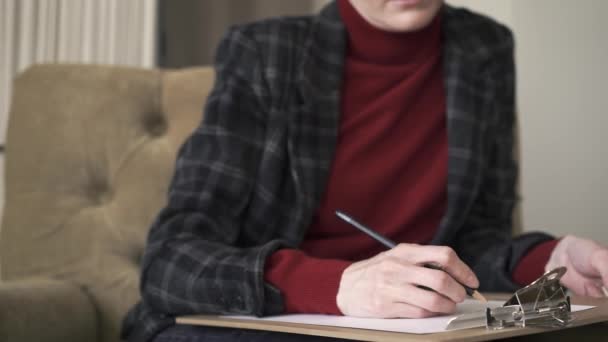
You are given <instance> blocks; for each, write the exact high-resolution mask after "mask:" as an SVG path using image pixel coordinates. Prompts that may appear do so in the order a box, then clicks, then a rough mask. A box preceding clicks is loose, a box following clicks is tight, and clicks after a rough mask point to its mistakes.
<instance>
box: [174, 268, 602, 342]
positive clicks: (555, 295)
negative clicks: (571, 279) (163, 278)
mask: <svg viewBox="0 0 608 342" xmlns="http://www.w3.org/2000/svg"><path fill="white" fill-rule="evenodd" d="M565 271H566V269H565V268H558V269H555V270H552V271H550V272H547V273H546V274H545V275H543V276H542V277H540V278H539V279H537V280H536V281H534V282H533V283H531V284H530V285H528V286H526V287H524V288H522V289H520V290H518V291H516V292H515V293H514V294H513V295H511V296H509V295H507V294H503V295H502V296H501V295H496V294H495V295H488V297H489V298H491V299H501V298H500V297H502V298H505V297H507V298H508V297H510V299H509V300H507V301H506V302H505V303H504V305H502V306H500V303H499V304H498V305H497V306H494V307H493V308H489V307H488V308H485V313H484V310H482V311H481V314H480V312H477V311H473V312H471V313H466V314H462V315H459V316H457V317H455V318H453V319H451V320H450V321H449V323H448V325H447V328H448V330H446V331H442V332H436V333H426V334H425V333H422V334H421V333H406V332H392V331H383V330H377V329H378V326H370V325H366V323H367V322H368V320H366V319H362V320H360V321H356V320H357V318H351V321H349V323H350V325H348V326H347V327H345V326H344V325H343V324H340V323H338V321H339V320H340V319H346V318H340V317H336V316H329V317H322V318H321V319H322V320H319V319H316V320H315V319H311V320H306V319H302V320H298V319H295V320H291V321H290V320H289V319H285V318H283V319H282V321H276V320H272V319H271V320H268V319H255V318H249V317H242V318H239V317H230V316H211V315H193V316H182V317H178V318H177V319H176V322H177V324H190V325H203V326H213V327H229V328H239V329H253V330H266V331H275V332H282V333H294V334H303V335H315V336H325V337H334V338H343V339H353V340H359V341H486V340H494V339H500V338H511V337H517V336H525V335H532V334H540V333H549V334H555V333H556V332H558V333H559V334H560V335H559V336H558V339H559V340H563V337H564V332H563V331H564V330H568V331H569V332H574V330H575V329H576V328H577V327H585V326H589V325H593V324H595V323H602V322H604V323H603V327H602V326H600V327H599V330H604V332H598V333H597V335H598V336H597V337H598V339H597V340H598V341H604V340H608V299H591V298H582V297H574V302H573V304H585V305H592V306H594V308H592V309H587V310H583V311H577V312H572V311H571V299H570V297H569V296H567V294H566V292H565V289H564V288H563V287H562V286H561V285H560V284H559V280H560V278H561V276H562V275H563V274H564V273H565ZM304 316H307V315H295V317H296V318H301V317H304ZM283 317H287V316H283ZM313 317H315V318H316V316H314V315H313ZM431 319H432V318H431ZM280 320H281V319H280ZM352 320H355V321H354V323H355V324H354V325H353V321H352ZM386 321H387V320H377V323H376V324H382V326H381V328H385V330H391V328H388V327H387V326H386V325H384V323H385V322H386ZM388 321H390V320H388ZM413 321H417V320H413ZM422 321H424V320H421V322H418V323H417V324H420V325H422V324H424V323H423V322H422ZM302 322H304V323H302ZM311 322H313V323H311ZM314 322H317V323H318V324H314ZM332 322H333V323H335V325H332V324H331V323H332ZM392 323H397V324H398V325H397V326H395V325H393V326H392V329H394V330H397V331H403V330H405V329H403V327H402V326H401V325H400V324H411V322H410V321H407V320H406V321H404V320H395V321H393V322H392ZM340 325H342V326H340ZM450 326H451V327H452V329H453V328H460V329H461V330H450ZM459 326H460V327H459ZM361 327H368V328H370V327H371V328H374V329H376V330H371V329H362V328H361ZM381 328H380V329H381ZM395 328H397V329H395ZM462 328H465V329H462ZM573 328H575V329H573ZM596 330H597V329H596ZM407 331H413V330H407ZM435 331H436V330H435ZM427 332H428V331H427ZM575 333H576V334H577V338H581V337H584V338H585V340H588V338H590V337H591V336H589V334H585V333H583V335H585V336H580V334H581V332H580V331H576V332H575ZM536 338H537V337H535V339H536Z"/></svg>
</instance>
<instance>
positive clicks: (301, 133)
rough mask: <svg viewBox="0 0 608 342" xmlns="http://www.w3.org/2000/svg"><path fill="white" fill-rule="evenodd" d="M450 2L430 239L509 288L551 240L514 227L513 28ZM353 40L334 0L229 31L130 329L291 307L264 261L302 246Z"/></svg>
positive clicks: (161, 219) (150, 330) (484, 280)
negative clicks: (438, 186)
mask: <svg viewBox="0 0 608 342" xmlns="http://www.w3.org/2000/svg"><path fill="white" fill-rule="evenodd" d="M443 11H444V13H443V20H444V23H443V61H444V62H443V67H444V75H445V87H446V93H447V102H446V104H447V113H446V115H447V130H448V145H449V147H448V154H449V157H448V158H449V159H448V184H447V187H448V189H447V190H448V205H447V211H446V213H445V216H444V217H443V219H442V221H441V224H440V227H439V229H438V231H437V234H436V236H435V237H434V239H433V241H432V243H433V244H437V245H448V246H451V247H453V248H454V249H455V250H456V252H457V253H458V254H459V256H460V257H461V258H462V259H463V260H464V261H465V262H466V263H467V264H469V265H470V266H471V267H472V268H473V270H474V271H475V272H476V274H477V275H478V277H479V278H480V281H481V284H482V285H481V286H482V287H481V288H482V289H483V290H502V291H511V290H514V289H515V288H516V285H515V284H514V283H513V282H512V280H511V272H512V271H513V269H514V267H515V265H516V264H517V262H518V260H519V259H520V257H521V256H522V255H523V254H524V253H525V252H526V251H527V250H528V249H529V248H530V247H532V246H534V245H535V244H538V243H539V242H541V241H544V240H546V239H548V238H549V237H548V236H546V235H544V234H526V235H524V236H521V237H518V238H516V239H513V238H512V237H511V216H512V211H513V205H514V203H515V201H516V195H515V191H514V189H515V182H516V174H517V166H516V164H515V162H514V160H513V155H512V150H513V128H514V119H515V117H514V102H515V101H514V66H513V37H512V35H511V33H510V31H509V30H508V29H507V28H505V27H504V26H501V25H499V24H497V23H495V22H494V21H492V20H490V19H488V18H485V17H482V16H479V15H476V14H473V13H471V12H469V11H467V10H464V9H455V8H451V7H449V6H445V7H444V8H443ZM344 51H345V29H344V26H343V24H342V22H341V19H340V17H339V12H338V9H337V6H336V4H335V3H331V4H330V5H328V6H327V7H326V8H325V9H324V10H323V11H322V12H321V13H320V14H319V15H318V16H315V17H298V18H280V19H272V20H267V21H262V22H257V23H253V24H249V25H245V26H239V27H235V28H233V29H231V30H230V31H229V32H228V34H227V36H226V37H225V39H224V40H223V41H222V43H221V44H220V46H219V49H218V52H217V57H216V71H217V79H216V83H215V87H214V89H213V91H212V93H211V94H210V96H209V98H208V102H207V104H206V107H205V112H204V121H203V123H202V124H201V125H200V126H199V127H198V128H196V130H195V131H194V132H193V134H192V135H191V136H190V137H189V138H188V139H187V141H186V142H185V143H184V145H183V146H182V148H181V149H180V151H179V155H178V159H177V165H176V170H175V175H174V177H173V180H172V183H171V186H170V189H169V197H168V204H167V206H166V207H165V208H164V209H163V210H162V211H161V212H160V214H159V216H158V218H157V219H156V221H155V222H154V224H153V225H152V227H151V230H150V234H149V238H148V244H147V247H146V250H145V254H144V258H143V265H142V277H141V295H142V300H141V302H140V303H139V304H138V305H137V306H136V307H135V308H134V309H133V310H132V311H131V312H130V313H129V315H128V317H127V319H126V321H125V327H124V332H123V333H124V335H125V336H129V340H131V341H144V340H147V339H149V338H150V337H151V336H153V335H154V334H155V333H157V332H158V331H160V330H161V329H163V328H164V327H166V326H168V325H171V324H173V322H174V319H173V317H174V316H176V315H185V314H195V313H215V314H228V313H230V314H251V315H268V314H277V313H280V312H281V311H282V308H283V304H282V297H281V293H280V292H279V291H278V290H277V289H276V288H274V287H273V286H271V285H270V284H268V283H265V282H264V277H263V270H264V261H265V259H266V257H267V256H268V255H269V254H270V253H272V252H273V251H274V250H276V249H277V248H280V247H293V248H297V246H298V245H299V244H300V242H301V241H302V239H303V237H304V234H305V232H306V230H307V229H308V227H309V225H310V223H311V219H312V216H313V213H314V211H315V209H316V207H317V205H318V204H319V200H320V198H321V195H322V193H323V191H324V188H325V185H326V181H327V178H328V172H329V169H330V165H331V162H332V156H333V153H334V149H335V146H336V139H337V133H338V122H339V113H340V108H339V103H340V98H339V96H340V89H341V82H342V71H343V66H344V59H345V58H344Z"/></svg>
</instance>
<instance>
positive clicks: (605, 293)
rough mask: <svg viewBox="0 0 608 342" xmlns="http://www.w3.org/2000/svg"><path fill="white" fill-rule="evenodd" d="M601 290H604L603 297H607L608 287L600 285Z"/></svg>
mask: <svg viewBox="0 0 608 342" xmlns="http://www.w3.org/2000/svg"><path fill="white" fill-rule="evenodd" d="M602 292H604V297H608V289H607V288H606V286H602Z"/></svg>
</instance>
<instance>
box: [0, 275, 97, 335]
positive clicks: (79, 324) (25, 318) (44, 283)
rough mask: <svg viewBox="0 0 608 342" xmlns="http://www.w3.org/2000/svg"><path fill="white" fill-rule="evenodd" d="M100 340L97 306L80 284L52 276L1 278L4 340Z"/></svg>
mask: <svg viewBox="0 0 608 342" xmlns="http://www.w3.org/2000/svg"><path fill="white" fill-rule="evenodd" d="M96 340H97V314H96V310H95V307H94V305H93V303H92V302H91V300H90V299H89V297H88V296H87V294H86V293H85V292H84V291H83V290H82V289H80V288H79V287H78V286H76V285H74V284H71V283H68V282H63V281H58V280H50V279H29V280H19V281H8V282H0V341H6V342H17V341H41V342H55V341H57V342H59V341H61V342H65V341H74V342H78V341H83V342H84V341H87V342H88V341H96Z"/></svg>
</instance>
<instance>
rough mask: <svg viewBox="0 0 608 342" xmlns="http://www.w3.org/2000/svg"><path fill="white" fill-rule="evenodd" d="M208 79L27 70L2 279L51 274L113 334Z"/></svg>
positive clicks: (12, 145) (86, 69)
mask: <svg viewBox="0 0 608 342" xmlns="http://www.w3.org/2000/svg"><path fill="white" fill-rule="evenodd" d="M212 82H213V72H212V70H211V69H210V68H195V69H184V70H181V71H161V70H141V69H132V68H121V67H105V66H85V65H40V66H34V67H32V68H30V69H29V70H27V71H26V72H25V73H23V74H22V75H20V76H19V77H18V79H17V80H16V81H15V88H14V97H13V102H12V106H11V112H10V119H9V128H8V136H7V150H6V179H5V181H6V204H5V209H4V217H3V221H2V228H1V231H0V233H1V235H0V262H1V275H2V281H3V283H4V284H11V283H13V282H19V281H22V280H23V279H31V278H46V279H52V280H61V281H65V282H67V283H69V284H71V285H73V286H76V287H77V288H80V289H82V290H83V293H84V294H85V296H84V297H83V298H85V300H86V298H88V300H89V301H90V302H91V303H92V307H93V308H94V309H95V310H94V312H96V314H95V316H96V318H93V319H92V320H93V322H94V324H95V325H96V328H95V329H96V335H97V340H98V341H102V342H106V341H107V342H110V341H117V340H118V337H117V336H118V331H119V328H120V323H121V319H122V318H123V316H124V314H125V313H126V311H127V309H128V308H130V307H131V306H132V305H133V304H134V302H135V301H136V300H137V299H138V290H137V287H138V274H139V270H138V264H139V260H140V257H141V254H142V250H143V246H144V240H145V237H146V233H147V230H148V228H149V225H150V223H151V221H152V220H153V218H154V215H155V214H156V213H157V211H158V210H159V209H160V207H161V206H162V205H163V201H164V200H165V195H166V190H167V185H168V182H169V178H170V176H171V174H172V169H173V164H174V161H175V154H176V150H177V148H178V147H179V146H180V144H181V143H182V141H183V140H184V139H185V138H186V136H187V135H188V134H189V133H190V132H191V131H192V130H193V129H194V127H195V126H196V125H197V124H198V123H199V121H200V120H201V113H202V105H203V101H204V98H205V96H206V94H207V93H208V91H209V89H210V87H211V85H212ZM6 291H8V290H6ZM2 293H3V292H2V291H0V294H2ZM25 302H26V301H23V303H25ZM41 321H44V319H42V320H41ZM17 323H18V324H21V323H23V322H17ZM17 323H15V324H17ZM28 324H30V323H28ZM33 324H34V323H31V324H30V326H33ZM24 326H28V325H27V324H25V325H24ZM47 328H49V327H47ZM45 329H46V328H45ZM49 329H52V327H50V328H49ZM1 336H3V335H2V332H0V337H1ZM49 336H50V335H49ZM41 340H44V339H41ZM66 340H70V341H72V339H66ZM3 341H4V340H3Z"/></svg>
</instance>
